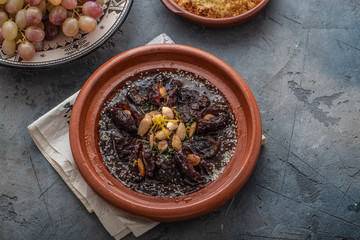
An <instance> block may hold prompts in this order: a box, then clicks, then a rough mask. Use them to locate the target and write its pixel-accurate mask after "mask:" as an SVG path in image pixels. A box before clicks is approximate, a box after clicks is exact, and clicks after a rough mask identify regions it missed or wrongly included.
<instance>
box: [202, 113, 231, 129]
mask: <svg viewBox="0 0 360 240" xmlns="http://www.w3.org/2000/svg"><path fill="white" fill-rule="evenodd" d="M207 114H211V115H213V116H214V117H212V118H210V119H204V118H201V119H200V120H199V122H198V129H197V131H198V133H206V132H211V131H216V130H218V129H220V128H223V127H225V126H226V124H227V122H228V120H229V114H228V111H226V110H224V109H222V108H217V109H214V108H210V109H207V110H206V111H204V112H203V113H202V117H204V116H206V115H207Z"/></svg>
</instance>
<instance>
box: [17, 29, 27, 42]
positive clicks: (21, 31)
mask: <svg viewBox="0 0 360 240" xmlns="http://www.w3.org/2000/svg"><path fill="white" fill-rule="evenodd" d="M23 31H24V30H23V29H19V32H20V34H21V36H22V39H21V40H20V39H19V41H18V42H17V43H20V42H25V41H26V40H27V39H26V36H25V34H24V33H23Z"/></svg>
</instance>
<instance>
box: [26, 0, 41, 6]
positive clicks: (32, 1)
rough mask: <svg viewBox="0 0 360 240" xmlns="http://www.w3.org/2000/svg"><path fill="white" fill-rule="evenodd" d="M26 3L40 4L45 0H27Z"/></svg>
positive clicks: (31, 4)
mask: <svg viewBox="0 0 360 240" xmlns="http://www.w3.org/2000/svg"><path fill="white" fill-rule="evenodd" d="M25 1H26V3H28V4H29V5H30V6H37V5H39V4H40V3H41V2H42V1H43V0H25Z"/></svg>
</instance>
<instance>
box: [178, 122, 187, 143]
mask: <svg viewBox="0 0 360 240" xmlns="http://www.w3.org/2000/svg"><path fill="white" fill-rule="evenodd" d="M176 135H178V136H179V138H180V139H181V141H184V139H185V137H186V128H185V124H184V123H180V124H179V126H178V128H177V129H176Z"/></svg>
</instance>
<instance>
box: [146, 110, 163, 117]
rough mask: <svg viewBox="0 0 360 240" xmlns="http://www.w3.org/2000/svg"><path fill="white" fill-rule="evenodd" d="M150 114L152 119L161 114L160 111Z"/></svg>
mask: <svg viewBox="0 0 360 240" xmlns="http://www.w3.org/2000/svg"><path fill="white" fill-rule="evenodd" d="M148 114H150V115H151V117H153V116H156V115H160V114H161V113H160V112H159V111H156V110H154V111H151V112H149V113H148Z"/></svg>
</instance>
